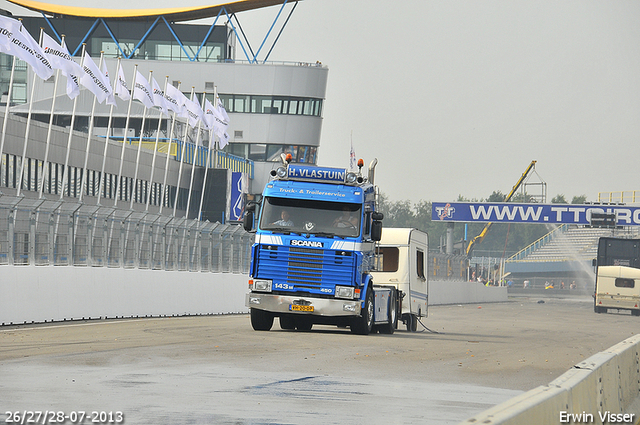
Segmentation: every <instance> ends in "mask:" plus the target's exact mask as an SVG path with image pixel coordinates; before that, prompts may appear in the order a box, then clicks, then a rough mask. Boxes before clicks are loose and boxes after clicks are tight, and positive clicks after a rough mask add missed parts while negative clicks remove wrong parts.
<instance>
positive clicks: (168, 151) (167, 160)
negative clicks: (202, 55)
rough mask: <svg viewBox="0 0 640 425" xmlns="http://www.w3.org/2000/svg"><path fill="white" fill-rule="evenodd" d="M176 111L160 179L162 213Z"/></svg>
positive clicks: (160, 212)
mask: <svg viewBox="0 0 640 425" xmlns="http://www.w3.org/2000/svg"><path fill="white" fill-rule="evenodd" d="M180 84H181V83H180V82H178V87H176V88H177V89H178V90H180ZM166 92H167V91H166V89H165V93H166ZM176 115H177V113H176V111H173V120H172V121H171V131H170V132H169V146H168V147H167V159H166V162H165V167H164V178H163V179H162V197H161V199H160V211H159V212H158V214H162V208H163V207H164V201H165V194H166V195H168V194H167V193H166V192H167V190H166V188H167V173H168V172H169V158H170V157H171V142H172V141H173V130H174V129H175V125H176Z"/></svg>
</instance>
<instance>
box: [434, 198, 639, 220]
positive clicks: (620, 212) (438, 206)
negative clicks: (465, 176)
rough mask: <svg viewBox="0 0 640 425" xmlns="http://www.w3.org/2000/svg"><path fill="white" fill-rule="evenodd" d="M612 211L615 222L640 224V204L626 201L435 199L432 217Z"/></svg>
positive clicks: (570, 215)
mask: <svg viewBox="0 0 640 425" xmlns="http://www.w3.org/2000/svg"><path fill="white" fill-rule="evenodd" d="M593 213H600V214H603V213H604V214H615V215H616V219H617V225H618V226H640V207H630V206H626V205H575V204H512V203H484V202H483V203H478V202H476V203H469V202H434V203H432V205H431V220H432V221H464V222H485V223H487V222H494V223H557V224H591V214H593Z"/></svg>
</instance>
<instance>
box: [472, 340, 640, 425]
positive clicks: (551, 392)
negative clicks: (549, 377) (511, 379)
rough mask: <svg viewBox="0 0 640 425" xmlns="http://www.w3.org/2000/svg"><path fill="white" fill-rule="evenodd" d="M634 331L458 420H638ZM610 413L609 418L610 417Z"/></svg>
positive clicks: (510, 423)
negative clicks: (535, 385) (535, 384)
mask: <svg viewBox="0 0 640 425" xmlns="http://www.w3.org/2000/svg"><path fill="white" fill-rule="evenodd" d="M639 352H640V335H636V336H633V337H631V338H628V339H626V340H624V341H622V342H621V343H619V344H616V345H614V346H613V347H611V348H609V349H608V350H605V351H602V352H600V353H597V354H595V355H593V356H591V357H589V358H588V359H587V360H585V361H583V362H581V363H578V364H577V365H575V366H574V367H573V368H571V369H570V370H569V371H567V372H566V373H564V374H563V375H562V376H560V377H558V378H557V379H555V380H554V381H552V382H550V383H549V385H544V386H540V387H538V388H534V389H533V390H531V391H528V392H526V393H524V394H521V395H519V396H518V397H515V398H513V399H511V400H508V401H506V402H504V403H502V404H499V405H497V406H495V407H492V408H491V409H488V410H486V411H484V412H482V413H479V414H478V415H476V416H474V417H472V418H470V419H467V420H466V421H465V422H462V424H494V425H495V424H506V425H516V424H517V425H519V424H523V425H524V424H560V423H590V424H607V423H626V424H638V423H640V355H639V354H638V353H639ZM612 415H613V416H612Z"/></svg>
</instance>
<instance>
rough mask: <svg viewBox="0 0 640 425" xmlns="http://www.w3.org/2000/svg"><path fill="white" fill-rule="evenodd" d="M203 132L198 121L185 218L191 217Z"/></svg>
mask: <svg viewBox="0 0 640 425" xmlns="http://www.w3.org/2000/svg"><path fill="white" fill-rule="evenodd" d="M202 104H203V105H204V93H203V94H202ZM201 130H202V120H200V121H198V133H197V134H196V147H195V149H194V151H193V164H191V180H190V181H189V194H188V196H187V211H186V213H185V217H187V218H188V217H189V207H190V206H191V189H192V188H193V176H194V174H195V173H196V159H197V157H198V148H199V147H200V131H201Z"/></svg>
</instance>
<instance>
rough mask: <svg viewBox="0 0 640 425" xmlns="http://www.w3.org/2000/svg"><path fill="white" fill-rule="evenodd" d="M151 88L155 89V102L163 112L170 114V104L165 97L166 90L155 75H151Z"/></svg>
mask: <svg viewBox="0 0 640 425" xmlns="http://www.w3.org/2000/svg"><path fill="white" fill-rule="evenodd" d="M151 88H152V89H153V104H154V105H155V106H157V107H158V108H160V109H162V113H163V114H165V115H168V112H169V111H168V110H169V105H168V102H167V99H166V98H165V97H164V92H163V91H162V89H161V88H160V85H158V82H157V81H156V79H155V78H153V77H151Z"/></svg>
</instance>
